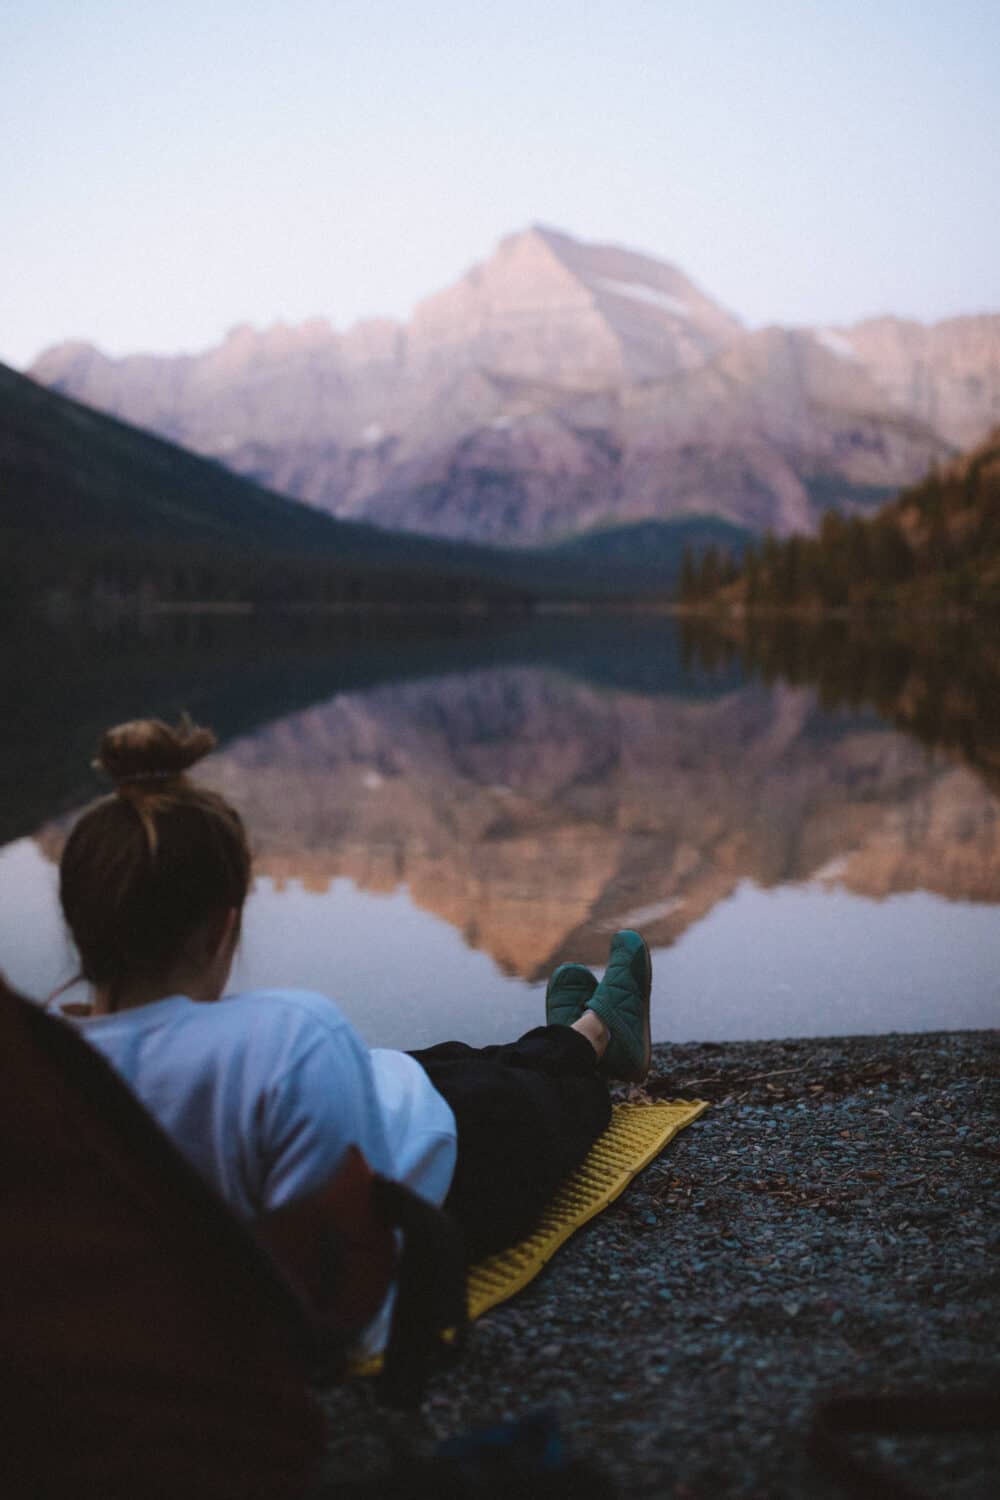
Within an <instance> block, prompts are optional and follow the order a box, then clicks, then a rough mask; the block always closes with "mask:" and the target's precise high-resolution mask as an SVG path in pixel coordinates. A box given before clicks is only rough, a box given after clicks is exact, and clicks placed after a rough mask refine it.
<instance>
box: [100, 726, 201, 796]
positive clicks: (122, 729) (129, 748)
mask: <svg viewBox="0 0 1000 1500" xmlns="http://www.w3.org/2000/svg"><path fill="white" fill-rule="evenodd" d="M215 745H216V739H215V735H214V734H213V733H212V731H211V730H210V729H202V728H200V727H199V726H198V725H197V724H193V723H192V722H191V720H190V719H189V718H188V716H187V714H184V715H182V717H181V719H180V720H179V721H178V723H177V725H176V726H174V727H171V725H169V724H165V723H164V722H163V720H162V719H131V720H130V721H129V723H127V724H116V725H115V727H114V728H113V729H108V730H107V731H106V732H105V734H104V736H103V738H102V739H101V744H100V748H99V749H98V752H97V756H96V758H95V759H94V762H93V765H94V767H95V769H96V770H99V771H105V772H106V773H107V775H108V776H110V777H111V780H112V781H113V782H114V783H115V785H116V786H124V785H128V784H129V783H130V782H136V783H137V784H141V783H142V782H146V781H151V782H154V783H156V782H164V781H170V780H173V779H174V778H175V777H177V776H182V775H183V774H184V772H185V771H186V770H187V769H188V767H189V766H193V765H194V764H195V762H196V761H199V760H201V759H202V758H203V756H206V755H207V754H208V753H209V751H210V750H214V748H215Z"/></svg>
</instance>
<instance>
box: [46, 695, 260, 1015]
mask: <svg viewBox="0 0 1000 1500" xmlns="http://www.w3.org/2000/svg"><path fill="white" fill-rule="evenodd" d="M215 744H216V739H215V735H214V734H213V733H212V731H211V730H210V729H203V728H199V727H198V726H197V725H196V724H193V723H192V722H191V721H190V719H188V718H187V717H186V716H185V717H184V718H182V719H181V720H180V722H179V723H178V724H177V725H176V726H174V727H171V726H170V725H169V724H165V723H164V722H163V721H162V720H160V719H135V720H132V721H131V722H130V723H127V724H119V725H117V726H116V727H115V728H113V729H109V730H108V731H107V732H106V733H105V735H104V736H103V738H102V740H101V743H100V747H99V749H98V753H97V756H96V759H95V760H94V762H93V764H94V766H95V767H96V768H98V769H99V770H101V771H104V772H105V773H106V774H107V775H108V776H110V777H111V779H112V781H113V782H114V785H115V790H114V792H113V793H112V794H111V796H108V797H103V798H102V799H101V800H100V801H99V802H97V803H95V804H94V805H93V806H92V807H90V808H89V809H88V810H87V811H86V812H85V813H84V814H83V816H82V817H81V818H80V820H79V821H78V822H77V824H76V825H75V827H74V828H73V831H72V833H71V834H70V836H69V838H68V839H67V841H66V846H65V848H64V850H63V854H62V859H61V860H60V862H59V898H60V901H61V903H62V909H63V915H64V916H65V918H66V922H67V925H68V926H69V929H70V932H71V933H72V935H73V940H74V942H75V943H76V946H77V948H78V950H79V953H80V962H81V969H82V976H83V978H85V979H88V980H90V981H91V983H93V984H99V985H103V986H106V987H108V988H109V990H110V991H111V993H112V995H113V994H114V991H115V990H116V989H117V988H119V987H120V986H121V985H122V984H124V983H126V982H127V981H128V980H129V979H138V978H142V979H145V980H149V979H156V978H159V977H160V976H162V975H165V974H166V973H168V972H169V970H170V969H171V968H172V967H173V965H174V964H175V962H176V961H177V959H178V958H180V957H181V956H182V955H183V953H184V950H185V947H186V946H187V944H188V942H189V941H190V939H191V938H192V937H193V936H194V934H195V933H196V932H197V931H198V930H199V929H201V928H202V927H203V926H204V924H205V923H206V922H207V921H209V920H210V919H211V918H212V917H214V916H216V915H219V914H222V913H224V912H225V911H227V910H229V909H232V908H234V909H235V910H236V911H237V913H239V912H241V911H242V909H243V904H244V902H245V900H246V895H247V891H248V889H249V885H250V850H249V847H248V844H247V838H246V832H245V830H244V827H243V821H242V819H241V818H240V815H239V813H238V812H237V811H236V809H235V808H233V807H231V806H230V805H229V803H228V802H226V801H225V799H224V798H223V797H220V796H219V794H218V793H217V792H212V791H209V790H208V789H207V788H205V787H200V786H198V785H197V784H196V783H195V782H193V781H191V780H190V779H189V777H188V776H187V775H186V774H185V773H186V771H187V770H188V769H189V768H190V767H191V766H193V765H194V764H195V763H196V762H197V761H199V760H201V759H202V758H203V757H204V756H205V755H207V754H208V753H209V751H210V750H212V749H214V747H215Z"/></svg>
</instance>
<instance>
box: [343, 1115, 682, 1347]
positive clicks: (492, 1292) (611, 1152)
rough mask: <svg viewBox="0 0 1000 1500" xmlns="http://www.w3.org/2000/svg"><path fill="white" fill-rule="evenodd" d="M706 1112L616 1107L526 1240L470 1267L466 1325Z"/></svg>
mask: <svg viewBox="0 0 1000 1500" xmlns="http://www.w3.org/2000/svg"><path fill="white" fill-rule="evenodd" d="M707 1108H708V1104H707V1103H706V1101H705V1100H703V1099H690V1100H689V1099H669V1100H668V1099H664V1100H656V1101H653V1100H649V1101H646V1102H642V1103H638V1104H616V1105H614V1107H613V1109H612V1111H611V1124H610V1125H609V1126H608V1128H607V1130H606V1131H605V1132H604V1134H603V1135H602V1136H601V1137H600V1138H599V1139H598V1140H597V1141H596V1142H595V1144H594V1145H593V1146H592V1147H591V1149H590V1152H589V1154H588V1155H587V1157H586V1159H585V1160H584V1161H583V1162H582V1163H581V1164H580V1166H579V1167H577V1169H576V1171H575V1172H572V1173H570V1175H569V1177H567V1179H566V1181H565V1182H564V1183H563V1185H562V1187H561V1188H560V1189H559V1191H558V1192H557V1193H556V1195H555V1197H554V1198H553V1199H552V1202H551V1203H550V1204H549V1205H548V1207H547V1208H546V1209H545V1211H544V1213H543V1214H542V1217H541V1219H540V1220H539V1222H538V1226H537V1228H536V1229H535V1230H534V1231H533V1233H532V1234H530V1235H529V1236H528V1238H527V1239H524V1240H521V1241H520V1243H519V1244H517V1245H513V1246H512V1247H511V1248H510V1249H509V1250H502V1251H501V1252H500V1253H499V1254H498V1255H491V1256H489V1257H487V1259H486V1260H481V1261H479V1262H477V1264H476V1265H474V1266H470V1268H469V1278H468V1284H467V1297H468V1305H469V1321H470V1322H474V1321H475V1319H476V1318H481V1317H482V1315H483V1313H485V1312H489V1310H490V1308H491V1307H496V1306H497V1305H498V1304H499V1303H501V1302H506V1301H507V1299H508V1297H513V1296H514V1294H515V1293H516V1292H519V1291H520V1290H521V1289H522V1287H525V1286H527V1285H528V1282H529V1281H532V1280H533V1279H534V1277H536V1276H537V1275H538V1273H539V1271H540V1270H541V1269H542V1267H543V1266H544V1265H545V1262H546V1261H547V1260H549V1259H550V1258H551V1257H552V1256H553V1255H554V1254H555V1252H556V1251H557V1250H558V1249H559V1247H560V1245H563V1244H565V1242H566V1241H567V1240H568V1239H569V1237H570V1235H571V1234H573V1233H575V1231H576V1230H577V1229H579V1228H580V1226H581V1225H583V1224H586V1222H587V1220H588V1219H592V1218H593V1217H594V1215H595V1214H599V1213H600V1212H601V1209H602V1208H607V1206H608V1204H609V1203H612V1202H613V1201H614V1200H615V1198H617V1197H618V1195H619V1193H621V1192H623V1191H624V1189H625V1188H626V1187H628V1185H629V1183H630V1182H631V1181H632V1178H633V1177H634V1176H635V1175H636V1173H637V1172H641V1171H642V1169H643V1167H645V1166H647V1165H648V1164H649V1162H651V1161H652V1160H653V1158H654V1157H655V1156H658V1155H659V1153H660V1152H661V1151H662V1150H663V1148H664V1146H665V1145H666V1144H667V1142H668V1141H671V1140H673V1138H674V1136H675V1135H676V1134H677V1132H678V1131H679V1130H683V1129H684V1126H685V1125H690V1124H691V1121H692V1120H696V1119H697V1118H698V1116H699V1115H700V1114H703V1113H704V1111H705V1110H706V1109H707ZM381 1363H382V1359H381V1355H379V1356H376V1358H374V1359H369V1360H366V1361H365V1362H364V1363H363V1364H361V1365H358V1366H356V1368H355V1370H354V1373H355V1374H356V1375H375V1374H377V1373H378V1371H379V1368H380V1366H381Z"/></svg>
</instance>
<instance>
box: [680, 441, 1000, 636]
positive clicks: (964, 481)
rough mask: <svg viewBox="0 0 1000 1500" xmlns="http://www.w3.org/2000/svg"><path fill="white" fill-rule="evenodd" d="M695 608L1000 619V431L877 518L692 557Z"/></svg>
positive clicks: (829, 516) (686, 566)
mask: <svg viewBox="0 0 1000 1500" xmlns="http://www.w3.org/2000/svg"><path fill="white" fill-rule="evenodd" d="M678 601H679V603H680V604H681V605H682V606H683V607H685V608H688V609H715V610H720V609H721V610H725V609H729V610H737V611H742V610H747V611H769V610H770V611H773V610H794V611H797V612H799V613H821V612H824V611H834V612H850V613H860V612H866V611H871V610H879V609H882V610H884V609H886V608H890V609H900V610H906V611H911V612H927V611H941V610H946V609H950V610H952V611H953V612H954V611H964V612H966V613H968V612H986V611H988V612H991V613H1000V429H998V430H997V431H996V432H994V433H993V435H992V436H991V437H990V438H989V439H988V440H987V441H986V442H985V443H983V444H982V445H981V446H980V447H979V448H977V449H975V450H974V451H973V452H972V453H970V454H968V455H966V456H965V457H964V458H961V459H958V460H956V461H955V462H954V463H953V464H952V465H951V466H950V467H947V468H944V469H938V470H934V471H933V472H932V473H930V474H929V475H928V476H927V478H926V479H925V480H924V481H923V482H922V483H921V484H918V485H915V486H914V487H912V488H911V489H908V490H906V491H904V492H903V494H901V495H900V496H899V498H898V499H896V500H894V501H892V502H891V503H890V504H888V505H886V506H883V508H882V509H881V510H880V511H879V512H878V513H877V514H876V515H874V516H871V517H863V516H860V515H842V514H840V513H839V512H838V511H835V510H827V511H826V512H825V513H824V516H823V519H822V522H821V525H820V530H819V534H818V535H817V536H814V537H809V536H800V535H794V536H790V537H787V538H786V539H785V540H783V541H779V540H778V539H777V538H776V537H775V536H774V535H772V534H770V533H768V534H767V535H766V536H765V537H764V539H763V541H762V542H761V543H759V544H758V543H755V542H751V543H750V544H749V545H748V546H747V547H746V549H745V550H744V552H743V555H742V558H740V559H737V558H735V557H733V556H731V555H729V554H728V553H726V552H725V551H723V550H722V549H720V548H718V547H708V548H705V549H704V550H703V551H701V552H700V553H696V552H695V551H694V549H689V550H688V551H687V552H686V554H685V557H684V561H683V564H682V570H681V578H680V583H679V586H678Z"/></svg>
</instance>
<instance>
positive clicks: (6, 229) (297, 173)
mask: <svg viewBox="0 0 1000 1500" xmlns="http://www.w3.org/2000/svg"><path fill="white" fill-rule="evenodd" d="M998 57H1000V0H505V3H497V0H495V3H492V4H484V3H477V0H239V3H236V0H4V3H3V4H2V5H0V140H2V141H3V156H2V165H0V214H2V218H0V359H2V360H5V361H7V362H8V363H12V364H15V365H18V366H22V365H26V364H28V363H30V361H31V360H32V359H33V358H34V357H35V356H36V355H37V354H38V353H39V352H40V351H41V350H42V349H43V348H44V347H46V346H47V345H49V344H52V343H55V342H58V341H59V340H62V339H66V338H82V339H88V340H90V341H92V342H94V343H96V344H98V345H100V346H101V347H102V348H103V349H105V350H106V351H107V352H109V353H112V354H122V353H126V352H131V351H134V350H154V351H162V352H174V351H177V350H182V349H199V348H204V347H206V346H208V345H211V344H213V343H215V342H217V341H218V340H219V339H220V338H221V337H222V336H223V334H224V333H225V331H226V330H227V329H228V328H230V327H232V326H233V325H235V324H237V323H244V322H246V323H251V324H254V325H257V326H263V325H266V324H269V323H272V322H274V321H275V320H276V319H285V320H288V321H293V322H297V321H300V320H302V319H304V318H307V317H311V316H315V315H322V316H326V317H328V318H330V319H331V321H332V322H333V323H334V324H335V325H336V326H338V327H345V326H348V325H349V324H351V323H352V322H354V321H356V320H357V319H358V318H361V317H367V316H372V315H390V316H396V317H405V316H407V315H408V313H409V312H410V310H411V309H412V307H413V305H414V303H415V302H416V301H418V300H419V299H420V298H421V297H423V296H426V295H427V294H428V293H430V292H432V291H436V290H438V289H440V288H441V287H443V286H445V285H447V284H448V283H450V282H451V281H453V280H455V279H456V278H457V277H458V276H459V275H461V273H462V272H463V271H464V270H466V269H467V268H468V267H469V266H470V265H471V264H472V263H473V262H474V261H476V260H480V259H482V258H483V257H485V256H486V255H488V254H489V253H490V252H491V250H492V248H493V246H494V245H495V243H496V241H497V240H498V239H499V238H500V237H501V235H503V234H505V233H509V232H510V231H512V230H515V229H520V228H523V227H525V226H526V225H527V224H529V223H531V222H535V221H541V222H543V223H546V224H549V225H553V226H555V227H557V228H561V229H565V230H566V231H568V232H569V233H570V234H574V235H576V236H578V237H580V238H583V239H600V240H610V241H614V242H617V243H619V244H623V245H626V246H628V247H630V248H633V249H638V250H643V251H645V252H647V253H649V254H652V255H655V256H658V257H661V258H663V259H665V260H669V261H672V262H674V263H675V264H676V265H678V266H680V268H681V269H682V270H684V271H685V272H686V273H687V274H688V275H690V276H692V277H693V278H694V280H695V281H697V282H698V283H699V284H700V285H701V286H702V287H703V288H704V289H705V290H706V291H707V292H709V293H710V294H711V295H712V296H714V297H716V298H717V299H718V300H719V301H721V302H722V303H723V304H725V305H726V306H727V307H729V308H730V309H732V310H733V311H734V312H736V313H738V314H739V315H740V316H741V317H743V318H744V319H745V320H746V321H747V322H748V323H750V324H751V325H755V324H761V323H767V322H781V323H803V322H808V323H838V322H851V321H854V320H856V319H858V318H861V317H866V316H871V315H874V314H878V313H881V312H894V313H897V314H899V315H902V316H908V317H916V318H921V319H924V320H933V319H936V318H941V317H948V316H952V315H954V314H957V313H962V312H977V311H1000V166H998V162H1000V88H998V87H997V82H996V68H997V59H998Z"/></svg>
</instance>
